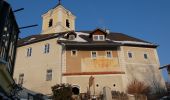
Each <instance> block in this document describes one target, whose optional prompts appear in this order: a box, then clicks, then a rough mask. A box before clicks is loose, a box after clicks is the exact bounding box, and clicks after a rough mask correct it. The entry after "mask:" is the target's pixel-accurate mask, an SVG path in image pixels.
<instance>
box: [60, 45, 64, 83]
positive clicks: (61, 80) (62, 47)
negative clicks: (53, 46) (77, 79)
mask: <svg viewBox="0 0 170 100" xmlns="http://www.w3.org/2000/svg"><path fill="white" fill-rule="evenodd" d="M60 45H61V68H60V69H61V70H60V71H61V76H60V83H61V84H62V83H63V79H62V78H63V72H62V71H63V53H64V49H65V44H64V43H60Z"/></svg>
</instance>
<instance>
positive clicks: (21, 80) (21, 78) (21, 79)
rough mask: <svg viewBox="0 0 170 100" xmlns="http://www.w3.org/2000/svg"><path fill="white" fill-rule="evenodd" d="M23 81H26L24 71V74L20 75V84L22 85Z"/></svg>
mask: <svg viewBox="0 0 170 100" xmlns="http://www.w3.org/2000/svg"><path fill="white" fill-rule="evenodd" d="M23 83H24V74H23V73H22V74H20V75H19V80H18V84H19V85H22V84H23Z"/></svg>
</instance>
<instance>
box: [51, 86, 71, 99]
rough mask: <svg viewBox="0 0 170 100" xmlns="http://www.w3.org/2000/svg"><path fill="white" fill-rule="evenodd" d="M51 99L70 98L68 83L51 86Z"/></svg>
mask: <svg viewBox="0 0 170 100" xmlns="http://www.w3.org/2000/svg"><path fill="white" fill-rule="evenodd" d="M51 88H52V92H53V96H52V99H53V100H71V99H72V86H71V85H70V84H56V85H55V86H53V87H51Z"/></svg>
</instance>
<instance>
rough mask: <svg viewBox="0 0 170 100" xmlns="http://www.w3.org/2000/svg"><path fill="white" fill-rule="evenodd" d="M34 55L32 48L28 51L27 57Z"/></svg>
mask: <svg viewBox="0 0 170 100" xmlns="http://www.w3.org/2000/svg"><path fill="white" fill-rule="evenodd" d="M31 55H32V48H31V47H30V48H28V49H27V57H30V56H31Z"/></svg>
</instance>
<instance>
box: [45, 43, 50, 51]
mask: <svg viewBox="0 0 170 100" xmlns="http://www.w3.org/2000/svg"><path fill="white" fill-rule="evenodd" d="M49 50H50V44H46V45H45V46H44V53H49Z"/></svg>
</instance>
